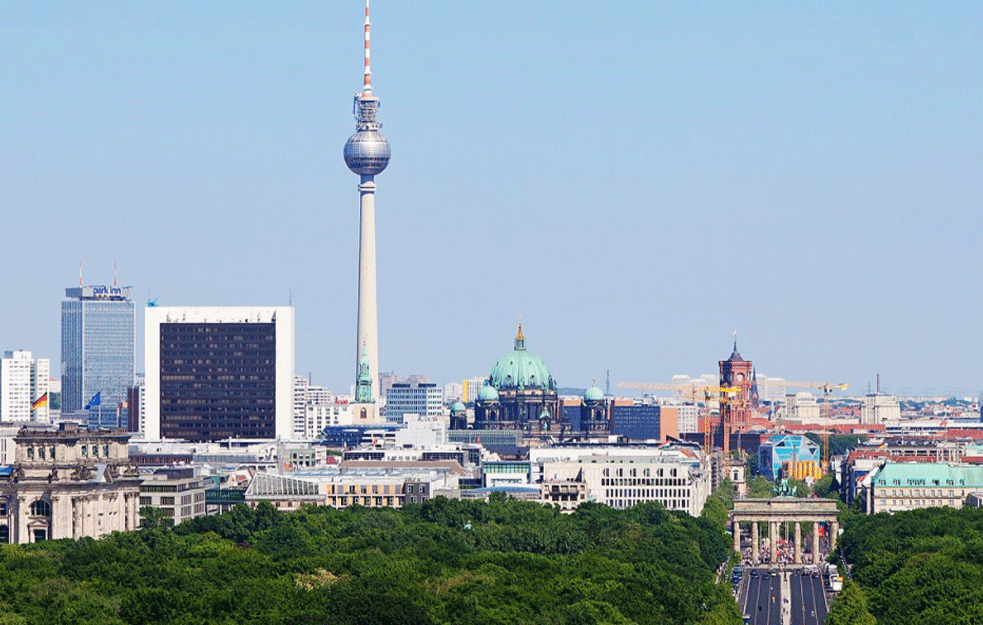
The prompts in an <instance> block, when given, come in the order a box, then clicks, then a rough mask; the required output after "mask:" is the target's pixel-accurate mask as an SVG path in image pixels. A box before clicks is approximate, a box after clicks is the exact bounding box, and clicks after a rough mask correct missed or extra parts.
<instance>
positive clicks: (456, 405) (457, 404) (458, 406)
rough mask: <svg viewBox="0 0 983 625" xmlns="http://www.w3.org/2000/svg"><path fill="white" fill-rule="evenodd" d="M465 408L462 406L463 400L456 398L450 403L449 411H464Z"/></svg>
mask: <svg viewBox="0 0 983 625" xmlns="http://www.w3.org/2000/svg"><path fill="white" fill-rule="evenodd" d="M465 411H467V408H466V407H465V406H464V402H462V401H460V400H458V401H456V402H454V403H453V404H451V412H465Z"/></svg>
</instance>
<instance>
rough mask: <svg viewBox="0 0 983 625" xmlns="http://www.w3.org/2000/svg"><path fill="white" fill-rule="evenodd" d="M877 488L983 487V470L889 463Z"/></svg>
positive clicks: (879, 475) (876, 482)
mask: <svg viewBox="0 0 983 625" xmlns="http://www.w3.org/2000/svg"><path fill="white" fill-rule="evenodd" d="M873 479H874V486H875V487H880V488H884V487H887V488H890V487H891V486H928V487H931V486H936V487H940V486H941V487H946V486H949V487H960V488H967V487H968V488H980V487H983V467H980V466H975V465H956V464H947V463H943V462H887V463H885V464H884V466H882V467H881V468H880V470H878V471H877V474H876V475H874V478H873Z"/></svg>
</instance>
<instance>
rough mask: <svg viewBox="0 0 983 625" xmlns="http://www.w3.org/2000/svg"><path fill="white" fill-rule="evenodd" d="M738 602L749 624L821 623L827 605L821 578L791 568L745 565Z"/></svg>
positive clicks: (794, 624) (797, 624)
mask: <svg viewBox="0 0 983 625" xmlns="http://www.w3.org/2000/svg"><path fill="white" fill-rule="evenodd" d="M737 603H738V605H739V606H740V608H741V610H742V611H743V612H744V614H745V615H747V616H748V617H749V621H748V622H749V623H751V624H752V625H822V623H823V622H825V620H826V612H827V609H828V606H827V604H826V592H825V590H824V589H823V579H822V578H821V577H818V576H816V577H814V576H812V575H810V574H809V573H808V572H807V571H800V570H794V569H793V570H791V571H786V572H785V573H779V572H778V571H777V570H776V571H773V570H769V569H767V568H758V569H745V570H744V573H743V575H742V576H741V581H740V585H739V586H738V592H737Z"/></svg>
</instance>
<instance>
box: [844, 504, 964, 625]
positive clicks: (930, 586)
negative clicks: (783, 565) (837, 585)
mask: <svg viewBox="0 0 983 625" xmlns="http://www.w3.org/2000/svg"><path fill="white" fill-rule="evenodd" d="M843 520H844V532H843V535H842V536H841V538H840V541H839V546H840V549H841V551H842V553H843V555H844V557H845V559H846V561H847V562H849V563H851V565H852V572H853V580H854V581H855V582H856V583H857V587H856V589H855V592H854V591H853V590H851V593H850V595H853V597H852V598H851V597H850V595H848V594H847V589H848V588H849V585H847V586H844V592H843V595H842V596H841V597H840V599H839V600H838V601H836V602H835V603H834V604H833V607H832V609H831V610H830V618H833V617H834V615H835V616H836V618H837V619H839V618H840V617H841V613H845V612H847V610H848V609H849V610H857V606H858V604H859V603H860V602H859V601H858V597H859V598H860V599H863V602H864V603H866V607H869V612H870V613H871V614H872V615H873V616H874V617H876V619H877V623H878V625H910V624H911V623H920V624H934V623H938V624H940V625H941V624H943V623H945V624H957V623H965V624H967V625H968V624H970V623H983V510H981V509H979V508H962V509H960V510H955V509H953V508H928V509H923V510H912V511H908V512H898V513H895V514H893V515H889V514H887V513H880V514H876V515H872V516H864V515H860V514H847V515H845V516H844V517H843ZM861 595H862V596H861ZM848 598H849V599H850V600H849V601H846V599H848ZM855 613H857V614H862V612H860V611H857V612H855ZM829 622H830V623H834V624H835V623H852V622H857V623H861V622H863V623H866V622H873V621H866V620H864V621H853V620H831V621H829Z"/></svg>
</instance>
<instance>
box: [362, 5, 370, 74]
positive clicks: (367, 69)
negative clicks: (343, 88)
mask: <svg viewBox="0 0 983 625" xmlns="http://www.w3.org/2000/svg"><path fill="white" fill-rule="evenodd" d="M371 29H372V23H371V22H370V21H369V0H365V75H364V76H363V77H362V93H372V67H371V64H370V59H371V57H370V55H369V48H370V45H369V44H370V37H369V31H370V30H371Z"/></svg>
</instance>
